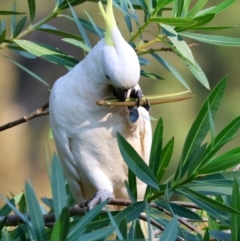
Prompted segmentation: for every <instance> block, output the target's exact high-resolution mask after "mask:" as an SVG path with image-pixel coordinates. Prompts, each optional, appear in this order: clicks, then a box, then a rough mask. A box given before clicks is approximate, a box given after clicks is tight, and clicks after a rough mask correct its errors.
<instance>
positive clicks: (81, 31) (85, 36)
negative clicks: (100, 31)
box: [69, 3, 92, 48]
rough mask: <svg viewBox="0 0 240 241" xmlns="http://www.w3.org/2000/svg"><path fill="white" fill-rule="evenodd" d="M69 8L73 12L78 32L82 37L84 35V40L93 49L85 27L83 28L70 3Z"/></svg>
mask: <svg viewBox="0 0 240 241" xmlns="http://www.w3.org/2000/svg"><path fill="white" fill-rule="evenodd" d="M69 8H70V9H71V12H72V15H73V18H74V20H75V23H76V24H77V27H78V30H79V32H80V33H81V35H82V37H83V39H84V42H85V44H86V45H87V46H88V47H89V48H92V45H91V43H90V40H89V38H88V36H87V34H86V32H85V30H84V28H83V26H82V23H81V21H80V20H79V19H78V17H77V15H76V13H75V11H74V10H73V8H72V6H71V5H70V3H69Z"/></svg>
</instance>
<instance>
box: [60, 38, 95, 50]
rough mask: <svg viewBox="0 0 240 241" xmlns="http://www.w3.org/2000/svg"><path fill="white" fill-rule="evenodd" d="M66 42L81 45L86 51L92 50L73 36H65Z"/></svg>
mask: <svg viewBox="0 0 240 241" xmlns="http://www.w3.org/2000/svg"><path fill="white" fill-rule="evenodd" d="M62 40H63V41H64V42H67V43H70V44H73V45H75V46H77V47H80V48H81V49H83V50H84V51H86V52H90V51H91V48H90V47H88V46H87V45H86V44H84V43H83V42H81V41H78V40H76V39H72V38H64V39H62Z"/></svg>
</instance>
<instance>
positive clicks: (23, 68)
mask: <svg viewBox="0 0 240 241" xmlns="http://www.w3.org/2000/svg"><path fill="white" fill-rule="evenodd" d="M3 57H4V58H6V59H8V60H9V61H11V62H12V63H13V64H15V65H16V66H18V67H19V68H21V69H22V70H24V71H25V72H26V73H28V74H29V75H31V76H32V77H34V78H35V79H37V80H38V81H40V82H41V83H43V84H44V85H46V86H49V84H48V83H47V82H45V81H44V80H43V79H42V78H41V77H39V76H38V75H36V74H35V73H33V72H32V71H31V70H29V69H27V68H25V67H24V66H23V65H21V64H19V63H18V62H16V61H15V60H13V59H10V58H8V57H7V56H4V55H3Z"/></svg>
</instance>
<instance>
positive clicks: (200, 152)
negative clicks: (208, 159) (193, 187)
mask: <svg viewBox="0 0 240 241" xmlns="http://www.w3.org/2000/svg"><path fill="white" fill-rule="evenodd" d="M206 147H207V144H206V143H205V144H204V145H202V146H200V147H199V148H197V149H196V150H195V152H194V153H193V154H192V155H191V157H190V158H188V160H187V161H186V163H185V165H184V166H183V170H182V175H183V176H184V175H185V173H186V172H188V177H192V176H195V174H196V173H197V172H198V169H199V165H200V163H201V161H202V159H203V157H204V154H205V150H206Z"/></svg>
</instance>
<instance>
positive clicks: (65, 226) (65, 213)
mask: <svg viewBox="0 0 240 241" xmlns="http://www.w3.org/2000/svg"><path fill="white" fill-rule="evenodd" d="M69 218H70V216H69V209H68V207H65V208H63V210H62V212H61V215H60V219H59V220H60V223H61V229H60V239H59V241H65V240H66V239H67V235H68V231H69V225H70V223H69Z"/></svg>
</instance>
